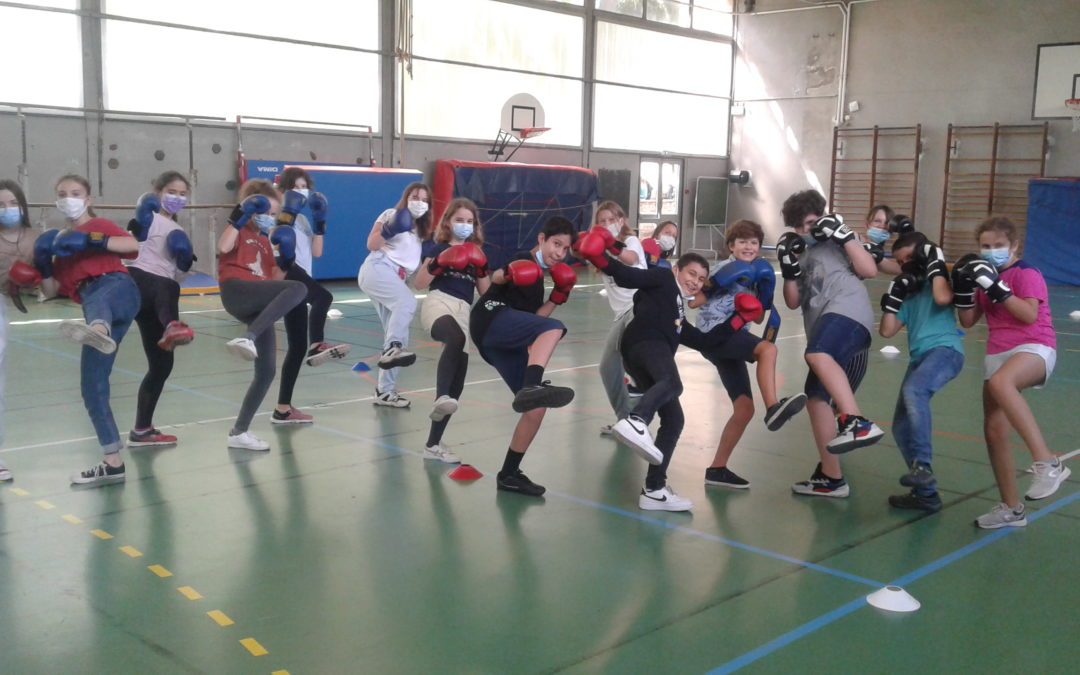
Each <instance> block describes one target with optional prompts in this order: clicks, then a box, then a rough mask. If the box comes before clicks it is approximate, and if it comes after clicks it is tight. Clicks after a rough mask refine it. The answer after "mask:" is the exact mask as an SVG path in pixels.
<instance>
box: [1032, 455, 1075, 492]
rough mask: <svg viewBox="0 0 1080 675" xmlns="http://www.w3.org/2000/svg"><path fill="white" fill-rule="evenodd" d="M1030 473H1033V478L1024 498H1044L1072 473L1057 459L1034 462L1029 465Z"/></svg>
mask: <svg viewBox="0 0 1080 675" xmlns="http://www.w3.org/2000/svg"><path fill="white" fill-rule="evenodd" d="M1031 473H1033V474H1035V478H1034V480H1032V481H1031V488H1029V489H1028V491H1027V494H1026V495H1024V499H1045V498H1046V497H1049V496H1050V495H1052V494H1054V493H1055V492H1057V489H1058V488H1059V487H1061V484H1062V483H1063V482H1064V481H1065V479H1066V478H1068V477H1069V476H1071V475H1072V471H1070V470H1069V467H1067V466H1065V465H1064V464H1063V463H1062V462H1061V460H1059V459H1055V460H1054V462H1035V463H1034V464H1032V465H1031Z"/></svg>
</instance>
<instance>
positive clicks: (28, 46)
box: [0, 0, 83, 108]
mask: <svg viewBox="0 0 1080 675" xmlns="http://www.w3.org/2000/svg"><path fill="white" fill-rule="evenodd" d="M77 1H78V0H56V1H54V2H39V3H37V4H41V5H48V6H51V7H60V8H64V9H75V8H76V5H77ZM0 26H3V35H4V37H3V50H4V54H5V56H6V58H7V60H8V67H7V68H5V69H4V76H3V89H2V91H0V100H4V101H10V102H12V103H37V104H39V105H58V106H65V107H72V108H77V107H79V106H81V105H82V104H83V84H82V75H83V70H82V69H83V60H82V35H81V32H80V29H79V17H78V16H77V15H75V14H64V13H60V12H42V11H37V10H32V9H16V8H14V7H0Z"/></svg>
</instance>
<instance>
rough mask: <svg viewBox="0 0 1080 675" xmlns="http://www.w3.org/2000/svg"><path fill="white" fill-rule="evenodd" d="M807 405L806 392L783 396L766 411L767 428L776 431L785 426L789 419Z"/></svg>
mask: <svg viewBox="0 0 1080 675" xmlns="http://www.w3.org/2000/svg"><path fill="white" fill-rule="evenodd" d="M805 405H806V394H803V393H798V394H795V395H794V396H788V397H787V398H782V399H780V400H779V401H777V402H776V403H773V404H772V405H771V406H769V409H768V410H766V411H765V428H766V429H768V430H769V431H776V430H777V429H779V428H780V427H782V426H784V423H785V422H787V421H788V420H789V419H791V418H792V417H794V416H795V415H798V414H799V413H800V412H801V411H802V409H803V407H804V406H805Z"/></svg>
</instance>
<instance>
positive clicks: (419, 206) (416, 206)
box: [409, 199, 428, 218]
mask: <svg viewBox="0 0 1080 675" xmlns="http://www.w3.org/2000/svg"><path fill="white" fill-rule="evenodd" d="M427 210H428V205H427V202H425V201H423V200H421V199H413V200H410V201H409V213H411V214H412V215H413V218H420V217H422V216H423V215H424V214H425V213H427Z"/></svg>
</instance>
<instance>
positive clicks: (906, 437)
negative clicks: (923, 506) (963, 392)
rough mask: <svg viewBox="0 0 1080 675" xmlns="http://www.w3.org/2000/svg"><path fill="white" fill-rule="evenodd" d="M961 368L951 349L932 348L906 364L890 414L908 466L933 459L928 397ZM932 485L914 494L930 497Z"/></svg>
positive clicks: (961, 358) (961, 361)
mask: <svg viewBox="0 0 1080 675" xmlns="http://www.w3.org/2000/svg"><path fill="white" fill-rule="evenodd" d="M963 367H964V355H963V354H961V353H960V352H958V351H956V350H955V349H953V348H952V347H935V348H933V349H931V350H930V351H928V352H926V353H925V354H922V355H921V356H919V358H917V359H912V360H911V363H910V364H909V365H908V369H907V373H905V374H904V381H903V383H901V384H900V396H899V397H897V399H896V412H895V413H894V414H893V438H895V439H896V444H897V445H898V446H899V447H900V453H901V454H902V455H903V456H904V462H905V463H906V464H907V465H908V466H911V463H912V462H919V463H920V464H926V465H927V466H930V462H931V460H932V459H933V456H934V448H933V445H932V444H931V442H930V433H931V429H932V424H931V419H930V397H932V396H933V395H934V394H936V393H937V392H938V391H939V390H940V389H941V388H942V387H944V386H945V385H946V384H947V383H948V382H949V381H950V380H952V379H953V378H954V377H956V376H957V375H958V374H959V373H960V369H961V368H963ZM936 485H937V483H936V482H935V483H934V484H931V485H929V486H928V487H926V488H924V489H920V490H917V492H918V493H919V494H923V495H929V494H933V493H934V492H935V491H936V490H935V487H936Z"/></svg>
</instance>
